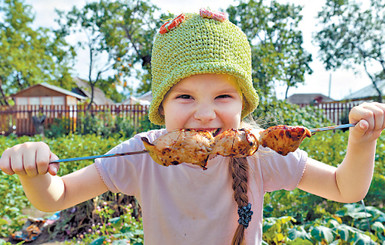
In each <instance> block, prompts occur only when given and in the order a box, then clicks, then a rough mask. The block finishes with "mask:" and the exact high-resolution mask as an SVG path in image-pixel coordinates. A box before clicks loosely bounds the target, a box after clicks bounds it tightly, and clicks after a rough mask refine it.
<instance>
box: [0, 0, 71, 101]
mask: <svg viewBox="0 0 385 245" xmlns="http://www.w3.org/2000/svg"><path fill="white" fill-rule="evenodd" d="M0 16H1V17H3V18H2V21H1V23H0V46H1V49H0V89H1V91H2V93H0V104H7V103H8V101H7V100H8V99H9V98H8V96H9V95H10V94H12V93H15V92H17V91H18V90H20V89H23V88H26V87H28V86H31V85H34V84H37V83H41V82H42V81H45V82H51V83H54V84H60V85H62V87H66V86H70V85H71V80H70V72H69V70H70V65H71V61H72V56H73V55H74V53H73V52H72V49H71V48H68V46H67V43H66V41H65V40H64V38H63V37H62V36H61V34H60V33H55V32H51V31H50V30H49V29H46V28H41V27H39V28H36V29H34V28H32V27H31V26H32V23H33V20H34V16H33V14H32V9H31V6H29V5H27V4H25V3H24V1H22V0H5V1H2V3H1V5H0Z"/></svg>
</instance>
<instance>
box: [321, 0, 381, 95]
mask: <svg viewBox="0 0 385 245" xmlns="http://www.w3.org/2000/svg"><path fill="white" fill-rule="evenodd" d="M367 2H368V3H369V6H368V7H366V6H365V7H363V6H362V1H361V3H360V2H358V1H355V0H346V1H339V0H328V1H326V4H325V6H324V7H323V8H322V10H321V11H320V12H319V13H318V19H319V24H318V25H319V26H320V27H321V29H320V31H319V32H318V33H317V35H316V36H315V41H316V42H317V43H318V45H319V48H320V57H321V60H322V61H323V63H324V64H325V66H326V69H337V68H341V67H342V68H345V69H351V70H354V71H358V70H360V69H362V68H364V70H365V72H366V75H368V77H369V78H370V79H371V80H372V82H373V84H374V85H375V86H374V88H375V89H376V91H377V92H378V100H379V101H381V96H382V92H381V90H379V89H378V88H377V85H376V82H378V81H380V80H383V77H384V75H385V67H384V66H383V65H382V64H383V58H382V57H383V56H384V54H385V53H384V45H385V41H384V38H383V37H384V35H385V31H384V30H385V18H384V9H385V1H384V0H371V1H367ZM376 66H378V67H379V68H377V69H371V67H376Z"/></svg>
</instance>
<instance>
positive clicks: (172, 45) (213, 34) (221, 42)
mask: <svg viewBox="0 0 385 245" xmlns="http://www.w3.org/2000/svg"><path fill="white" fill-rule="evenodd" d="M207 13H209V14H207ZM203 16H204V17H203ZM223 17H224V15H221V14H218V13H212V12H210V11H207V10H206V11H202V10H201V13H200V15H199V14H186V15H184V14H182V15H179V16H178V17H177V18H175V19H174V20H173V21H169V22H166V23H165V24H164V25H163V26H162V27H161V28H160V32H159V33H158V34H157V35H156V36H155V41H154V45H153V50H152V57H151V67H152V68H151V70H152V96H153V99H152V102H151V105H150V112H149V118H150V121H151V122H152V123H154V124H158V125H162V124H164V117H163V116H162V115H161V114H160V113H159V106H160V105H161V103H162V101H163V99H164V96H165V95H166V93H167V92H168V91H169V90H170V89H171V87H172V86H173V85H175V84H176V83H178V82H179V81H180V80H182V79H183V78H186V77H189V76H191V75H196V74H205V73H215V74H228V75H232V76H234V77H235V78H236V79H237V83H238V85H239V88H240V89H241V92H242V94H243V97H244V108H243V111H242V118H244V117H245V116H247V115H248V114H250V113H251V112H252V111H253V110H254V109H255V108H256V107H257V106H258V101H259V99H258V95H257V93H256V91H255V89H254V87H253V83H252V79H251V51H250V44H249V42H248V40H247V38H246V35H245V34H244V33H243V32H242V31H241V30H240V28H239V27H237V26H235V25H234V24H233V23H231V22H230V21H228V20H227V19H226V18H223Z"/></svg>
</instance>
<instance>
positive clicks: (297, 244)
mask: <svg viewBox="0 0 385 245" xmlns="http://www.w3.org/2000/svg"><path fill="white" fill-rule="evenodd" d="M286 244H288V245H312V244H313V243H312V242H311V241H309V240H306V239H302V238H296V239H295V240H294V241H288V242H287V243H286Z"/></svg>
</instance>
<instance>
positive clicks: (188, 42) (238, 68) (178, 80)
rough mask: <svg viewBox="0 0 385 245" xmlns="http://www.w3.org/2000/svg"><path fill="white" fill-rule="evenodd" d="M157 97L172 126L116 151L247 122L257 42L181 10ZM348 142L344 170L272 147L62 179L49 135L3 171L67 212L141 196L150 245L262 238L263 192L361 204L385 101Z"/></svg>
mask: <svg viewBox="0 0 385 245" xmlns="http://www.w3.org/2000/svg"><path fill="white" fill-rule="evenodd" d="M152 76H153V81H152V84H153V88H152V91H153V101H152V104H151V107H150V112H149V117H150V120H151V121H152V122H153V123H155V124H160V125H162V124H164V125H165V127H166V128H165V129H161V130H153V131H149V132H144V133H141V134H139V135H136V136H134V137H133V138H131V139H130V140H128V141H125V142H123V143H121V144H119V145H118V146H116V147H115V148H113V149H112V150H111V151H110V153H118V152H128V151H138V150H143V149H144V147H143V144H142V142H141V137H147V138H148V139H149V141H150V142H153V141H154V140H155V139H157V138H158V137H159V136H161V135H163V134H165V133H166V132H167V131H171V130H175V129H181V128H193V129H205V130H211V131H216V130H218V129H220V131H221V132H223V131H224V130H226V129H230V128H240V127H241V121H242V119H243V118H245V117H246V116H247V115H248V114H250V113H251V112H252V111H253V110H254V109H255V108H256V107H257V105H258V96H257V94H256V92H255V90H254V88H253V85H252V79H251V54H250V46H249V43H248V41H247V39H246V36H245V35H244V34H243V33H242V31H241V30H240V29H239V28H238V27H236V26H235V25H233V24H232V23H230V22H229V21H228V20H226V18H224V16H223V15H222V14H220V13H211V12H209V11H201V13H200V14H186V15H180V16H178V17H177V18H176V19H174V20H173V21H171V22H169V23H166V24H165V25H164V26H162V28H161V30H160V33H159V34H157V36H156V38H155V41H154V47H153V55H152ZM349 119H350V123H357V125H356V126H355V127H354V128H351V129H350V133H349V142H348V149H347V153H346V156H345V159H344V160H343V162H342V163H341V164H340V165H339V167H338V168H335V167H331V166H329V165H326V164H323V163H321V162H318V161H316V160H313V159H310V158H308V156H307V154H306V153H305V152H303V151H302V150H297V151H295V152H293V153H290V154H288V155H287V156H281V155H279V154H277V153H275V152H273V151H269V149H268V148H264V149H263V150H261V149H260V150H259V151H257V152H256V153H255V154H254V155H252V156H249V157H247V158H239V159H235V158H229V157H222V156H215V157H210V158H209V160H208V162H207V170H202V169H201V168H200V167H199V166H195V165H191V164H188V163H182V164H180V165H178V166H170V167H164V166H161V165H158V164H156V163H155V162H154V161H153V160H152V159H151V157H150V156H149V155H148V154H139V155H131V156H124V157H115V158H104V159H97V160H96V161H95V163H94V164H92V165H90V166H88V167H86V168H84V169H81V170H79V171H76V172H74V173H71V174H69V175H66V176H62V177H59V176H57V175H56V173H57V170H58V167H59V166H58V165H56V164H49V162H50V161H53V160H56V159H58V157H57V156H56V155H55V154H54V153H52V152H51V151H50V149H49V147H48V146H47V145H46V144H45V143H42V142H35V143H24V144H20V145H16V146H14V147H12V148H10V149H7V150H6V151H5V152H4V153H3V155H2V157H1V159H0V168H1V169H2V170H3V171H4V172H5V173H7V174H18V175H19V178H20V181H21V183H22V185H23V187H24V190H25V193H26V195H27V197H28V198H29V200H30V201H31V203H32V204H33V205H34V206H35V207H37V208H38V209H40V210H43V211H56V210H62V209H65V208H68V207H71V206H73V205H76V204H78V203H80V202H83V201H85V200H88V199H91V198H93V197H95V196H98V195H100V194H102V193H104V192H106V191H108V190H110V191H113V192H122V193H125V194H127V195H134V196H136V198H137V200H138V201H139V203H140V205H141V208H142V211H143V213H142V215H143V227H144V234H145V236H144V237H145V243H146V244H230V243H232V244H241V243H245V244H260V243H261V242H262V217H263V216H262V209H263V195H264V193H265V192H267V191H269V192H270V191H274V190H279V189H286V190H292V189H294V188H296V187H298V188H300V189H302V190H305V191H307V192H310V193H313V194H315V195H319V196H322V197H324V198H328V199H331V200H335V201H338V202H347V203H349V202H357V201H359V200H361V199H362V198H364V196H365V195H366V193H367V191H368V188H369V185H370V181H371V178H372V172H373V165H374V154H375V148H376V140H377V138H378V137H379V136H380V134H381V131H382V130H383V129H384V127H385V105H384V104H380V103H364V104H362V105H360V106H357V107H355V108H353V109H352V110H351V112H350V115H349Z"/></svg>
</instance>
